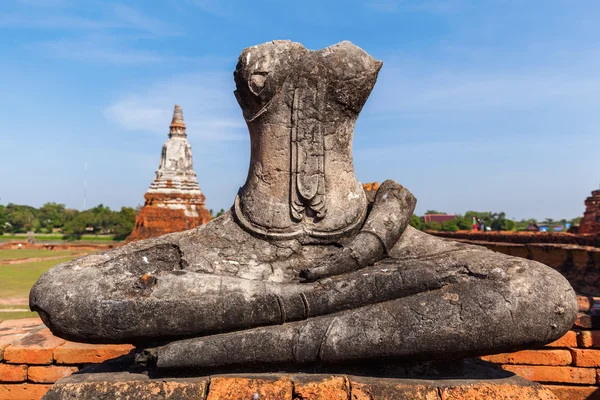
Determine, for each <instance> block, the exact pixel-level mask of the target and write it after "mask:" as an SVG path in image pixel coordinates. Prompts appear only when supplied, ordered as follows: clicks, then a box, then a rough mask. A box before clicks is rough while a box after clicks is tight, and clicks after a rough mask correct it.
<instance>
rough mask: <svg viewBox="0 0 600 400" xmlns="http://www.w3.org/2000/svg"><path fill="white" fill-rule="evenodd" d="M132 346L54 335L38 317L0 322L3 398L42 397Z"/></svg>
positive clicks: (0, 391)
mask: <svg viewBox="0 0 600 400" xmlns="http://www.w3.org/2000/svg"><path fill="white" fill-rule="evenodd" d="M131 349H132V346H129V345H91V344H82V343H74V342H69V341H66V340H63V339H60V338H57V337H55V336H53V335H52V334H51V333H50V331H49V330H48V328H46V327H45V326H44V325H43V324H42V323H41V321H40V320H39V319H38V318H28V319H18V320H12V321H4V322H1V323H0V399H2V400H16V399H18V400H25V399H41V398H42V396H43V395H44V394H45V393H46V391H47V390H48V389H50V386H52V384H53V383H54V382H56V381H57V380H59V379H60V378H62V377H65V376H68V375H71V374H72V373H73V372H76V371H79V370H80V369H81V368H83V367H84V366H86V365H89V364H94V363H100V362H103V361H105V360H108V359H111V358H115V357H118V356H121V355H123V354H127V353H129V352H130V351H131Z"/></svg>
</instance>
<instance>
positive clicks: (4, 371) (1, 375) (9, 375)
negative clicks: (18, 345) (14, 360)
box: [0, 364, 27, 382]
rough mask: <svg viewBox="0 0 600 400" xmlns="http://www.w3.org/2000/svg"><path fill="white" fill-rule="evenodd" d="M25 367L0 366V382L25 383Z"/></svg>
mask: <svg viewBox="0 0 600 400" xmlns="http://www.w3.org/2000/svg"><path fill="white" fill-rule="evenodd" d="M26 380H27V365H10V364H0V382H25V381H26Z"/></svg>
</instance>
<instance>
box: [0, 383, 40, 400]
mask: <svg viewBox="0 0 600 400" xmlns="http://www.w3.org/2000/svg"><path fill="white" fill-rule="evenodd" d="M50 387H52V385H37V384H31V383H24V384H12V385H10V384H9V385H3V384H0V399H2V400H39V399H41V398H42V397H43V396H44V395H45V394H46V392H47V391H48V390H50Z"/></svg>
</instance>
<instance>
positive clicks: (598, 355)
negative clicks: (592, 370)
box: [571, 349, 600, 367]
mask: <svg viewBox="0 0 600 400" xmlns="http://www.w3.org/2000/svg"><path fill="white" fill-rule="evenodd" d="M571 353H572V354H573V365H575V366H577V367H600V350H582V349H571Z"/></svg>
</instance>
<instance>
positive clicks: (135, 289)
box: [30, 41, 577, 371]
mask: <svg viewBox="0 0 600 400" xmlns="http://www.w3.org/2000/svg"><path fill="white" fill-rule="evenodd" d="M380 67H381V63H380V62H379V61H376V60H374V59H373V58H372V57H370V56H369V55H368V54H367V53H365V52H364V51H363V50H361V49H359V48H358V47H356V46H354V45H352V44H351V43H349V42H343V43H340V44H338V45H335V46H331V47H329V48H327V49H324V50H320V51H315V52H310V51H308V50H306V49H305V48H304V47H302V46H301V45H300V44H298V43H291V42H287V41H286V42H273V43H267V44H263V45H260V46H255V47H252V48H249V49H246V50H245V51H244V52H243V53H242V55H241V56H240V60H239V62H238V66H237V68H236V72H235V74H234V76H235V80H236V86H237V91H236V96H237V98H238V102H239V103H240V105H241V107H242V110H243V113H244V117H245V118H246V122H247V124H248V127H249V130H250V135H251V141H252V145H251V151H252V153H251V162H250V164H251V165H250V172H249V174H248V179H247V182H246V184H245V185H244V187H243V188H242V189H241V190H240V193H239V196H238V197H237V198H236V201H235V204H234V207H233V208H232V210H230V211H228V212H227V213H225V215H223V216H222V217H220V218H217V219H215V220H213V221H211V222H210V223H208V224H206V225H203V226H201V227H199V228H195V229H193V230H190V231H186V232H181V233H174V234H170V235H165V236H162V237H159V238H155V239H150V240H146V241H140V242H136V243H130V244H128V245H126V246H123V247H120V248H118V249H115V250H112V251H109V252H103V253H98V254H94V255H90V256H87V257H84V258H80V259H77V260H74V261H70V262H67V263H64V264H61V265H59V266H57V267H55V268H53V269H51V270H50V271H48V272H47V273H45V274H44V275H43V276H42V277H41V278H40V279H39V281H38V282H37V283H36V285H35V286H34V288H33V289H32V291H31V294H30V304H31V307H32V308H33V309H34V310H36V311H38V312H39V313H40V316H41V317H42V319H43V321H44V322H45V323H46V324H47V325H48V326H50V327H51V329H52V330H53V332H55V333H56V334H57V335H59V336H61V337H64V338H67V339H71V340H75V341H87V342H105V343H135V344H137V345H138V346H141V347H146V348H147V352H146V353H145V355H144V356H143V357H140V361H144V362H150V363H154V364H155V365H156V366H157V367H158V368H159V369H186V370H188V371H194V370H201V369H206V368H208V369H209V370H214V369H216V368H235V367H239V366H244V367H254V366H265V365H270V366H273V365H286V366H289V365H306V364H316V365H319V364H344V365H352V364H355V363H365V362H369V361H379V360H382V359H386V360H394V361H398V360H410V361H411V362H414V361H416V360H420V359H423V360H437V359H447V358H462V357H467V356H475V355H484V354H493V353H499V352H507V351H513V350H516V349H523V348H527V347H529V346H539V345H543V344H546V343H549V342H552V341H554V340H556V339H558V338H560V337H561V336H562V335H563V334H564V333H565V332H566V331H568V330H569V328H570V327H571V325H572V323H573V320H574V319H575V316H576V314H577V302H576V298H575V294H574V292H573V290H572V288H571V287H570V285H569V284H568V282H567V281H566V280H565V279H564V278H563V277H562V276H561V275H560V274H558V273H557V272H556V271H554V270H552V269H550V268H548V267H546V266H544V265H543V264H540V263H537V262H534V261H530V260H525V259H521V258H515V257H509V256H506V255H502V254H498V253H494V252H492V251H489V250H487V249H484V248H482V247H477V246H470V245H466V244H461V243H455V242H450V241H446V240H443V239H440V238H435V237H432V236H429V235H427V234H425V233H422V232H419V231H416V230H414V229H413V228H411V227H410V226H408V222H409V220H410V216H411V215H412V212H413V210H414V207H415V201H416V200H415V198H414V196H412V194H411V193H410V192H409V191H408V190H407V189H406V188H404V187H402V186H401V185H399V184H397V183H395V182H393V181H385V182H383V183H382V184H381V186H379V187H378V189H377V192H376V193H375V194H374V195H372V194H370V195H369V196H367V195H366V194H365V193H364V191H363V189H362V188H361V185H360V183H358V182H357V181H356V177H355V175H354V170H353V165H352V154H351V141H352V134H353V127H354V123H355V121H356V118H357V116H358V113H359V112H360V110H361V108H362V106H363V105H364V103H365V101H366V100H367V97H368V95H369V93H370V91H371V89H372V88H373V85H374V84H375V80H376V77H377V73H378V71H379V68H380Z"/></svg>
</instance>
